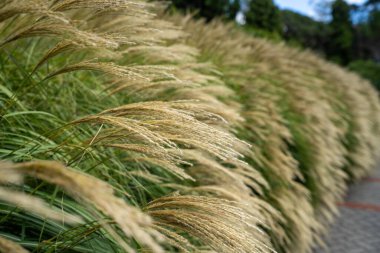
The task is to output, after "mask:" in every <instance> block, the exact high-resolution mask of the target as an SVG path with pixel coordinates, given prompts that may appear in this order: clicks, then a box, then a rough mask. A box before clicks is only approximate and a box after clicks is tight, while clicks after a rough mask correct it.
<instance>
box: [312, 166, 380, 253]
mask: <svg viewBox="0 0 380 253" xmlns="http://www.w3.org/2000/svg"><path fill="white" fill-rule="evenodd" d="M339 205H340V207H339V208H340V212H341V215H340V217H338V218H337V220H336V222H335V223H334V224H333V225H332V227H331V229H330V232H329V234H328V238H327V239H326V243H327V249H324V250H322V249H318V250H316V251H315V253H380V168H377V170H376V171H374V172H373V173H372V174H371V176H369V177H368V178H365V179H364V180H363V181H362V182H360V183H359V184H356V185H353V186H351V187H350V190H349V192H348V194H347V196H346V199H345V202H343V203H341V204H339Z"/></svg>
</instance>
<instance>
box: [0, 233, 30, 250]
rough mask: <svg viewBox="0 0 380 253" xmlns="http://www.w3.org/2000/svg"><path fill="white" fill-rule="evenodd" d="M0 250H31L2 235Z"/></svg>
mask: <svg viewBox="0 0 380 253" xmlns="http://www.w3.org/2000/svg"><path fill="white" fill-rule="evenodd" d="M0 252H1V253H10V252H12V253H28V252H29V251H28V250H26V249H24V248H23V247H21V246H20V245H19V244H17V243H15V242H13V241H10V240H8V239H5V238H4V237H1V236H0Z"/></svg>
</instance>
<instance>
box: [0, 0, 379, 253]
mask: <svg viewBox="0 0 380 253" xmlns="http://www.w3.org/2000/svg"><path fill="white" fill-rule="evenodd" d="M164 7H165V6H163V5H161V4H160V3H155V2H150V1H144V0H133V1H132V0H131V1H129V0H86V1H84V0H22V1H20V0H7V1H5V2H2V3H1V4H0V112H1V116H0V117H1V118H0V120H1V122H0V124H1V128H0V133H1V134H0V160H1V161H0V212H1V216H0V252H226V253H230V252H276V251H277V252H310V251H311V249H312V247H313V246H314V245H316V244H317V243H321V240H320V236H321V235H323V233H324V232H325V229H326V226H327V225H328V224H329V223H330V222H331V221H332V219H333V217H334V216H335V214H336V213H337V209H336V202H337V201H339V200H340V199H341V197H342V195H343V194H344V192H345V190H346V187H347V183H349V182H350V181H354V180H357V179H359V178H361V177H362V176H364V175H366V173H368V171H369V170H370V169H371V167H373V166H374V165H375V160H376V157H377V154H378V151H379V142H378V140H377V138H376V136H377V134H378V133H379V131H380V130H379V124H380V121H379V112H380V107H379V101H378V98H377V94H376V93H375V91H374V90H373V89H372V88H371V87H370V85H369V84H368V83H367V82H366V81H364V80H362V79H360V78H359V77H357V76H356V75H354V74H351V73H349V72H347V71H345V70H342V69H340V68H339V67H337V66H335V65H332V64H329V63H326V62H325V61H323V60H321V59H320V58H318V57H316V56H314V55H313V54H311V53H309V52H300V51H297V50H295V49H290V48H288V47H286V46H285V45H274V44H271V43H269V42H267V41H265V40H262V39H256V38H252V37H250V36H248V35H245V34H244V33H242V32H240V31H239V30H237V29H235V28H233V27H232V26H230V25H225V24H223V23H221V22H219V21H214V22H213V23H209V24H206V23H204V21H201V20H200V21H193V20H191V18H190V17H182V16H171V17H167V16H162V15H161V13H162V11H163V10H164ZM195 31H196V32H195Z"/></svg>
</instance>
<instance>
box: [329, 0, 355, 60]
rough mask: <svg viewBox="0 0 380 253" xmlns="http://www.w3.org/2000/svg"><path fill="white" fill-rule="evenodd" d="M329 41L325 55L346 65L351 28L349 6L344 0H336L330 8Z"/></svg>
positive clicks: (350, 48)
mask: <svg viewBox="0 0 380 253" xmlns="http://www.w3.org/2000/svg"><path fill="white" fill-rule="evenodd" d="M331 17H332V20H331V22H330V24H329V25H330V29H331V34H330V42H329V45H328V51H327V52H328V54H327V57H328V58H330V59H331V60H333V61H335V62H337V63H340V64H343V65H346V64H348V62H349V61H350V60H351V58H352V44H353V39H354V37H353V30H352V23H351V18H350V6H349V5H348V4H347V3H346V2H345V1H344V0H336V1H334V3H333V4H332V9H331Z"/></svg>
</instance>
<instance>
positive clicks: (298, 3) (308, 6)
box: [275, 0, 365, 18]
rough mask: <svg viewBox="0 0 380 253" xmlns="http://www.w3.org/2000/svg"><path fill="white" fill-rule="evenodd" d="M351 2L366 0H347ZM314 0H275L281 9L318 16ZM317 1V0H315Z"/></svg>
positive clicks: (359, 2) (363, 0)
mask: <svg viewBox="0 0 380 253" xmlns="http://www.w3.org/2000/svg"><path fill="white" fill-rule="evenodd" d="M346 1H347V2H348V3H350V4H361V3H363V2H365V0H346ZM312 2H313V0H275V3H276V4H277V5H278V6H279V7H280V8H281V9H291V10H294V11H298V12H300V13H302V14H305V15H308V16H310V17H314V18H317V14H316V12H315V10H314V7H313V4H312ZM314 2H315V1H314Z"/></svg>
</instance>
